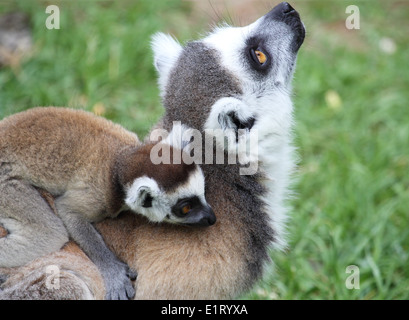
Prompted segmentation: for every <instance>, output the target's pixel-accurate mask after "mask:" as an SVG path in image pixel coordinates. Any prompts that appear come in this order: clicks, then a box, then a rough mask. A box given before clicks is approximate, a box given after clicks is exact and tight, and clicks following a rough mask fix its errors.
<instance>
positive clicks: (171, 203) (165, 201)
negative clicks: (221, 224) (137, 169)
mask: <svg viewBox="0 0 409 320" xmlns="http://www.w3.org/2000/svg"><path fill="white" fill-rule="evenodd" d="M181 165H183V164H181ZM204 183H205V182H204V176H203V173H202V170H201V169H200V167H199V166H195V169H194V170H193V171H191V172H189V174H188V176H187V177H186V180H185V181H184V182H183V183H181V184H179V185H178V186H177V187H176V188H174V189H171V190H167V189H166V188H164V187H163V186H161V185H160V183H158V182H157V181H156V180H155V179H153V178H150V177H147V176H143V177H140V178H137V179H135V180H134V181H133V182H132V184H129V185H128V186H127V188H126V199H125V203H126V204H127V205H128V207H129V208H130V209H131V210H133V211H135V212H137V213H139V214H142V215H144V216H145V217H147V218H148V219H149V220H150V221H152V222H167V223H173V224H183V225H190V226H210V225H213V224H214V223H215V222H216V216H215V214H214V212H213V210H212V209H211V207H210V206H209V205H208V203H207V202H206V199H205V195H204V194H205V189H204Z"/></svg>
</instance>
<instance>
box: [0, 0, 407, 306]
mask: <svg viewBox="0 0 409 320" xmlns="http://www.w3.org/2000/svg"><path fill="white" fill-rule="evenodd" d="M277 3H278V2H277V1H256V0H253V1H251V0H237V1H231V0H226V1H221V0H209V1H177V0H175V1H170V0H155V1H125V0H119V1H91V0H88V1H57V0H55V1H34V0H25V1H1V0H0V15H2V14H5V13H8V12H12V11H18V12H24V13H26V14H27V16H28V17H29V19H30V25H31V28H32V44H33V46H32V48H31V49H30V52H29V54H25V55H23V56H21V57H20V56H18V55H12V56H10V55H9V56H7V52H6V59H5V60H4V59H3V66H2V68H0V118H3V117H4V116H6V115H9V114H12V113H15V112H17V111H21V110H24V109H28V108H30V107H33V106H38V105H42V106H46V105H56V106H69V107H73V108H82V109H86V110H89V111H93V112H95V113H97V114H100V115H102V116H104V117H107V118H109V119H112V120H114V121H116V122H118V123H120V124H122V125H123V126H125V127H126V128H128V129H130V130H132V131H135V132H136V133H138V134H139V135H140V136H141V137H143V136H144V135H145V134H146V133H147V132H148V130H149V129H150V128H151V126H152V125H153V124H155V123H156V121H157V120H158V119H159V117H160V115H161V114H162V112H163V109H162V107H161V104H160V98H159V91H158V88H157V84H156V74H155V70H154V68H153V66H152V53H151V50H150V46H149V43H150V36H151V35H152V34H153V33H155V32H157V31H164V32H168V33H171V34H173V35H175V36H176V37H177V38H179V39H180V40H182V42H183V41H185V40H188V39H195V38H199V37H200V34H204V33H205V32H206V31H208V30H210V28H211V26H212V25H214V24H215V23H217V22H220V21H221V20H226V21H228V22H229V23H233V24H235V25H245V24H247V23H250V22H252V21H253V20H255V19H256V18H257V17H259V16H261V15H263V14H264V13H266V12H267V11H268V10H269V9H270V8H272V7H273V5H275V4H277ZM290 3H291V4H292V5H293V6H294V7H295V8H296V9H297V10H298V11H299V12H300V14H301V17H302V19H303V21H304V23H305V24H306V27H307V38H306V41H305V43H304V45H303V47H302V48H301V51H300V54H299V58H298V67H297V71H296V74H295V79H294V103H295V107H296V111H295V117H296V121H297V122H296V127H295V144H296V146H297V148H298V153H299V157H300V162H299V168H298V172H297V174H296V179H295V182H294V184H293V189H294V193H295V197H294V198H293V199H291V201H289V204H290V206H291V208H292V209H291V216H292V218H291V221H290V222H289V224H288V232H289V246H288V249H287V250H286V251H285V252H272V253H271V256H272V258H273V260H274V261H275V267H272V266H271V267H269V268H268V269H267V273H266V276H265V278H264V279H263V281H260V282H259V283H258V284H257V285H256V286H255V287H254V289H253V290H252V291H251V292H249V293H248V294H246V295H245V296H243V297H242V298H243V299H409V259H408V256H409V106H408V102H409V69H408V63H409V33H408V31H409V19H408V17H409V2H408V1H354V3H353V4H354V5H357V6H358V8H359V11H360V29H359V30H349V29H347V28H346V27H345V20H346V19H347V17H348V16H349V14H347V13H345V10H346V7H347V5H349V4H351V3H349V2H345V1H324V0H320V1H291V2H290ZM49 4H55V5H58V6H59V8H60V19H61V20H60V29H59V30H48V29H47V28H46V27H45V20H46V18H47V17H48V15H47V14H46V13H45V8H46V6H47V5H49ZM7 28H8V27H6V29H7ZM0 32H4V30H3V31H0ZM2 52H3V54H4V48H1V47H0V57H1V54H2ZM350 265H356V266H358V267H359V289H348V288H347V287H346V280H347V278H348V277H349V276H351V274H348V273H346V268H347V267H348V266H350ZM355 275H356V274H355Z"/></svg>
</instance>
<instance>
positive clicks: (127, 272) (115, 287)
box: [104, 261, 137, 300]
mask: <svg viewBox="0 0 409 320" xmlns="http://www.w3.org/2000/svg"><path fill="white" fill-rule="evenodd" d="M136 278H137V273H136V272H135V271H134V270H132V269H131V268H129V267H128V265H127V264H125V263H123V262H120V261H118V262H115V264H114V265H113V266H112V268H110V271H109V272H104V279H105V290H106V294H105V299H106V300H129V299H132V298H133V297H134V296H135V288H134V287H133V285H132V282H131V280H136Z"/></svg>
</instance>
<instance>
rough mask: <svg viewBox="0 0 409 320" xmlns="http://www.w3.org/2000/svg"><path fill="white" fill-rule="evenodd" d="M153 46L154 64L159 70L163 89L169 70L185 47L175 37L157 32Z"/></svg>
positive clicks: (153, 38) (152, 42)
mask: <svg viewBox="0 0 409 320" xmlns="http://www.w3.org/2000/svg"><path fill="white" fill-rule="evenodd" d="M151 47H152V51H153V56H154V62H153V63H154V65H155V68H156V70H157V71H158V72H159V84H160V86H161V89H163V88H164V87H165V85H166V82H167V79H168V76H169V72H170V70H171V68H172V67H173V66H174V64H175V63H176V61H177V59H178V58H179V55H180V53H181V52H182V50H183V48H182V46H181V45H180V44H179V42H177V41H176V40H175V39H174V38H173V37H171V36H170V35H167V34H164V33H161V32H159V33H156V34H154V35H153V37H152V41H151Z"/></svg>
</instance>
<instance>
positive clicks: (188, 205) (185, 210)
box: [181, 204, 192, 214]
mask: <svg viewBox="0 0 409 320" xmlns="http://www.w3.org/2000/svg"><path fill="white" fill-rule="evenodd" d="M190 210H192V207H191V206H190V204H187V205H185V206H183V207H182V209H181V211H182V213H183V214H188V213H189V212H190Z"/></svg>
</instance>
